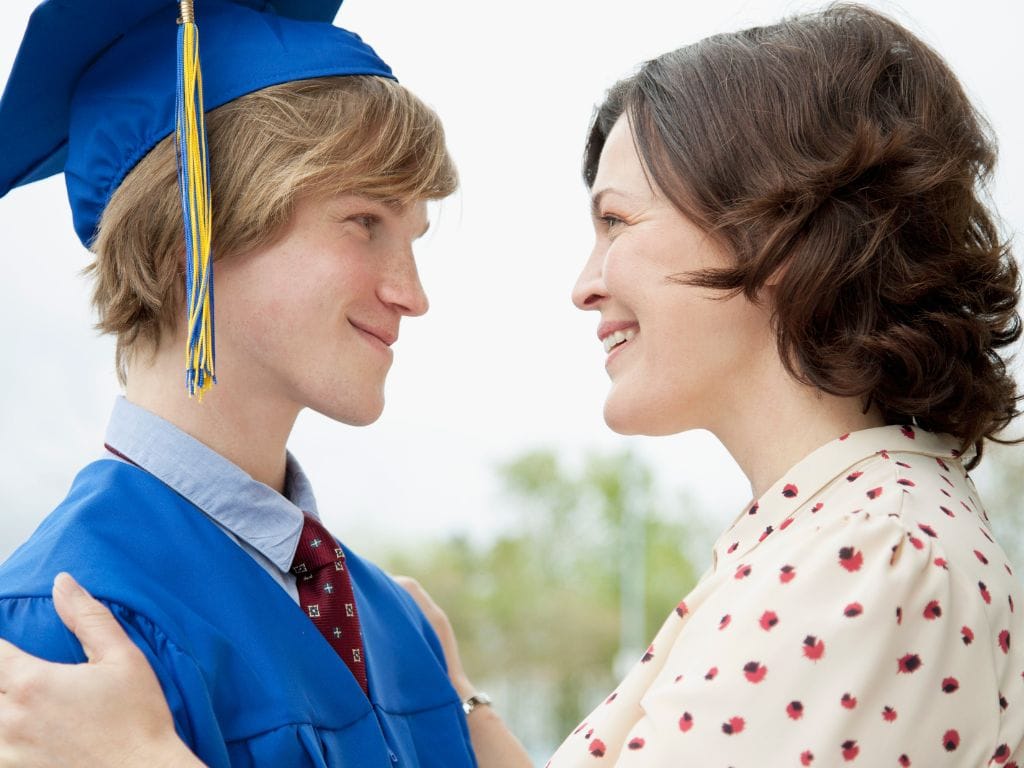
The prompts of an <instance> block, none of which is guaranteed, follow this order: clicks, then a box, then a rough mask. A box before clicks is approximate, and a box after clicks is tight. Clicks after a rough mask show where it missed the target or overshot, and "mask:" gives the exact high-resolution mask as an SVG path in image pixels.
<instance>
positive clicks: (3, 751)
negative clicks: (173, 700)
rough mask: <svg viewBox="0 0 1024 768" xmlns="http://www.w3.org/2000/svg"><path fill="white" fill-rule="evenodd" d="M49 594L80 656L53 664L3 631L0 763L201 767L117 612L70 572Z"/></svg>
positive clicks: (25, 767)
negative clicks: (82, 660)
mask: <svg viewBox="0 0 1024 768" xmlns="http://www.w3.org/2000/svg"><path fill="white" fill-rule="evenodd" d="M53 603H54V607H55V608H56V610H57V613H58V615H59V616H60V618H61V621H63V622H64V624H65V626H66V627H67V628H68V629H69V630H70V631H71V632H72V633H74V635H75V636H76V637H77V638H78V640H79V642H80V643H81V644H82V649H83V650H84V651H85V655H86V656H87V657H88V662H87V663H84V664H57V663H53V662H48V661H43V660H42V659H39V658H36V657H35V656H32V655H31V654H28V653H25V652H24V651H22V650H21V649H19V648H18V647H16V646H14V645H12V644H11V643H9V642H7V641H5V640H0V767H3V766H18V768H30V767H31V768H48V767H49V766H67V765H75V766H82V767H87V768H92V767H95V768H121V767H122V766H124V767H127V766H138V765H146V766H153V768H165V767H166V768H186V766H187V767H188V768H195V767H196V766H202V765H203V764H202V763H201V762H200V761H199V760H198V758H196V757H195V755H193V754H192V752H191V751H190V750H189V749H188V747H186V746H185V744H184V743H183V742H182V741H181V740H180V739H179V738H178V736H177V734H176V732H175V730H174V722H173V720H172V718H171V713H170V710H169V709H168V707H167V703H166V701H165V700H164V696H163V692H162V690H161V689H160V683H159V681H158V680H157V677H156V675H155V674H154V672H153V670H152V668H151V667H150V666H149V663H148V662H147V660H146V657H145V656H144V655H143V653H142V651H140V650H139V648H138V647H137V646H136V645H135V644H134V643H133V642H132V641H131V639H129V637H128V636H127V635H126V634H125V632H124V630H123V629H122V628H121V625H120V624H119V623H118V621H117V619H116V618H114V616H113V614H112V613H111V612H110V611H109V610H108V609H107V607H106V606H104V605H103V604H102V603H100V602H99V601H98V600H96V599H94V598H93V597H92V596H91V595H90V594H89V593H88V592H86V591H85V590H84V589H82V588H81V587H80V586H79V585H78V584H77V583H76V582H75V580H74V579H72V578H71V577H70V576H69V575H67V574H60V575H59V576H58V577H57V579H56V580H55V581H54V586H53Z"/></svg>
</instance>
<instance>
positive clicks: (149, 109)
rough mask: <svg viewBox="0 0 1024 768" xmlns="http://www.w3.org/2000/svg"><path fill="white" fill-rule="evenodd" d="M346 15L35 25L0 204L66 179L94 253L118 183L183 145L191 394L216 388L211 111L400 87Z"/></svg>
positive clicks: (166, 14)
mask: <svg viewBox="0 0 1024 768" xmlns="http://www.w3.org/2000/svg"><path fill="white" fill-rule="evenodd" d="M341 3H342V0H276V1H275V2H267V1H265V0H46V2H43V3H42V4H41V5H39V6H38V7H37V8H36V10H35V11H34V12H33V14H32V17H31V19H30V20H29V23H28V28H27V29H26V31H25V35H24V38H23V39H22V43H21V47H20V49H19V51H18V56H17V58H16V59H15V62H14V67H13V69H12V71H11V76H10V79H9V80H8V82H7V86H6V88H5V90H4V93H3V96H2V98H0V147H3V149H4V151H3V153H2V154H0V197H2V196H3V195H6V194H7V193H8V192H9V191H10V190H11V189H13V188H15V187H18V186H21V185H22V184H28V183H30V182H33V181H37V180H39V179H43V178H46V177H48V176H52V175H54V174H57V173H61V172H63V173H64V176H65V181H66V183H67V189H68V198H69V200H70V202H71V210H72V216H73V220H74V226H75V231H76V232H77V234H78V237H79V239H80V240H81V241H82V243H83V244H85V245H86V246H88V245H89V243H90V242H91V241H92V239H93V237H94V236H95V233H96V228H97V225H98V223H99V220H100V216H101V214H102V212H103V209H104V208H105V207H106V205H107V203H108V202H109V200H110V197H111V195H112V194H113V193H114V190H116V189H117V187H118V185H119V184H120V183H121V181H123V180H124V177H125V176H126V175H127V174H128V172H129V171H130V170H131V169H132V168H133V167H134V166H135V164H136V163H138V162H139V160H141V159H142V158H143V157H144V156H145V155H146V153H148V152H149V151H150V150H151V149H152V148H153V147H154V146H155V145H156V144H157V143H158V142H159V141H160V140H162V139H163V138H164V137H166V136H169V135H171V134H173V133H177V137H178V147H179V154H178V158H179V182H180V183H181V189H182V209H183V213H184V220H185V231H184V238H185V250H186V299H187V304H188V315H189V317H188V323H189V324H188V328H189V361H190V364H189V371H188V372H187V383H188V389H189V392H190V394H195V393H197V392H198V393H199V394H201V393H202V392H203V391H204V390H205V389H206V388H208V387H209V386H210V384H212V383H213V380H214V365H213V356H214V355H213V353H214V344H213V317H212V312H213V283H212V277H213V271H212V266H213V262H212V258H211V255H210V253H209V242H210V233H209V223H210V210H211V201H210V199H209V195H208V192H207V185H208V177H209V170H208V158H207V156H206V142H205V130H204V128H203V111H204V110H209V109H214V108H215V107H218V106H220V105H222V104H225V103H227V102H229V101H232V100H233V99H236V98H238V97H239V96H243V95H245V94H247V93H251V92H253V91H257V90H260V89H261V88H266V87H269V86H271V85H276V84H279V83H284V82H288V81H291V80H300V79H307V78H314V77H326V76H329V75H377V76H380V77H389V78H393V75H392V73H391V69H390V68H389V67H388V65H387V64H385V63H384V62H383V61H382V60H381V59H380V58H379V57H378V56H377V54H376V53H375V52H374V51H373V49H372V48H370V47H369V46H368V45H366V43H364V42H363V41H362V40H361V39H360V38H359V36H358V35H356V34H354V33H352V32H349V31H347V30H344V29H341V28H339V27H335V26H333V24H332V21H333V19H334V17H335V15H336V14H337V12H338V9H339V7H340V6H341ZM193 5H194V6H195V7H194V9H193ZM200 32H201V36H202V65H201V67H200V65H199V55H198V54H199V41H198V37H199V33H200Z"/></svg>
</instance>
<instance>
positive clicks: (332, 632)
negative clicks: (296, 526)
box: [292, 515, 369, 695]
mask: <svg viewBox="0 0 1024 768" xmlns="http://www.w3.org/2000/svg"><path fill="white" fill-rule="evenodd" d="M305 518H306V522H305V524H304V525H303V526H302V535H301V536H300V537H299V547H298V549H297V550H296V551H295V560H294V561H293V562H292V573H294V574H295V576H296V583H297V585H298V588H299V605H300V606H301V607H302V610H304V611H305V612H306V615H307V616H309V618H310V619H312V621H313V623H314V624H315V625H316V628H317V629H319V630H320V634H322V635H323V636H324V637H325V638H327V642H328V643H330V644H331V647H332V648H334V650H335V651H336V652H337V653H338V655H339V656H341V659H342V661H344V662H345V664H346V665H348V668H349V669H350V670H352V674H353V675H354V676H355V678H356V680H357V681H358V683H359V685H360V686H361V687H362V689H363V693H366V694H367V695H369V688H368V687H367V684H366V660H365V654H364V653H363V635H362V632H360V630H359V612H358V611H357V610H356V598H355V595H354V594H353V593H352V581H351V579H349V575H348V567H347V566H346V565H345V553H344V552H343V551H342V549H341V547H339V546H338V544H337V542H335V540H334V537H332V536H331V534H330V533H328V532H327V529H326V528H324V527H323V526H322V525H321V524H320V523H319V521H317V520H316V519H315V518H313V517H310V516H309V515H306V516H305Z"/></svg>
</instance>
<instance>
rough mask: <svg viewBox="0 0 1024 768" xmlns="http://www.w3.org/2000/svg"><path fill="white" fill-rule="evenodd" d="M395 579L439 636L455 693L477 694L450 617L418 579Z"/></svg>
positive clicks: (465, 695) (465, 696)
mask: <svg viewBox="0 0 1024 768" xmlns="http://www.w3.org/2000/svg"><path fill="white" fill-rule="evenodd" d="M393 578H394V579H395V581H396V582H397V583H398V585H399V586H400V587H401V588H402V589H404V590H405V591H406V592H408V593H409V594H410V595H411V596H412V599H413V600H415V601H416V605H418V606H419V608H420V610H421V611H423V615H424V616H426V617H427V621H429V622H430V626H431V627H432V628H433V630H434V632H435V633H436V634H437V638H438V640H440V641H441V648H442V649H443V650H444V658H445V662H446V663H447V664H448V677H449V679H450V680H451V682H452V686H453V687H454V688H455V691H456V692H457V693H458V694H459V696H460V697H462V698H463V699H465V698H467V697H468V696H471V695H473V694H474V693H476V689H475V688H474V687H473V685H472V684H471V683H470V682H469V679H468V678H467V677H466V671H465V669H464V668H463V666H462V658H461V656H459V643H458V640H456V638H455V630H454V629H452V623H451V622H450V621H449V620H448V615H447V614H446V613H445V612H444V610H443V609H442V608H441V606H439V605H438V604H437V603H435V602H434V599H433V598H432V597H431V596H430V595H429V594H428V592H427V590H425V589H424V588H423V586H422V585H421V584H420V583H419V582H418V581H416V579H414V578H411V577H409V576H395V577H393Z"/></svg>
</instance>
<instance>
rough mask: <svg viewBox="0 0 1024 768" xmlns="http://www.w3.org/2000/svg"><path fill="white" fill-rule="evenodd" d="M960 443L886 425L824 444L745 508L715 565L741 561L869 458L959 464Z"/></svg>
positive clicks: (722, 542) (721, 542) (723, 539)
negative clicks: (911, 457) (910, 457)
mask: <svg viewBox="0 0 1024 768" xmlns="http://www.w3.org/2000/svg"><path fill="white" fill-rule="evenodd" d="M958 445H959V444H958V442H957V441H956V439H955V438H953V437H951V436H949V435H937V434H933V433H931V432H925V431H924V430H922V429H920V428H918V427H911V426H898V425H889V426H884V427H874V428H872V429H864V430H860V431H857V432H850V433H848V434H846V435H842V436H840V437H837V438H835V439H833V440H830V441H829V442H827V443H825V444H824V445H822V446H821V447H819V448H817V449H815V450H814V451H812V452H811V453H810V454H809V455H807V456H805V457H804V458H803V459H801V460H800V461H799V462H797V464H796V465H794V466H793V467H791V468H790V469H789V470H787V471H786V472H784V473H783V475H782V477H780V478H779V479H778V480H777V481H776V482H775V484H774V485H773V486H772V487H771V488H769V489H768V490H767V491H765V493H764V494H763V495H762V496H761V497H760V498H759V499H757V500H756V501H754V502H752V503H751V504H749V505H747V506H746V507H744V508H743V510H742V511H741V512H740V514H739V515H738V516H737V517H736V519H735V520H734V521H733V524H732V525H731V526H730V527H729V528H727V529H726V531H725V533H723V534H722V536H721V537H720V538H719V539H718V542H717V543H716V544H715V547H714V561H715V563H716V566H717V564H718V563H719V562H720V561H721V560H722V559H723V558H726V557H728V558H731V559H735V558H737V557H740V556H742V555H744V554H746V553H747V552H749V551H750V550H751V549H753V548H754V547H756V546H757V545H758V544H759V543H760V542H762V541H764V540H765V539H766V538H768V536H770V535H771V534H772V533H774V532H775V531H778V530H779V529H780V528H781V527H785V525H786V520H787V518H788V517H790V516H792V515H793V514H794V513H795V512H796V511H797V510H798V509H800V508H801V507H802V506H804V504H807V503H810V502H811V501H812V500H813V499H814V497H815V496H816V495H817V494H818V492H819V491H821V490H822V489H823V488H825V486H827V485H828V484H829V483H831V482H832V481H833V480H835V479H836V478H837V477H840V476H842V475H844V474H846V472H847V470H849V469H850V468H851V467H853V466H854V465H855V464H859V463H860V462H862V461H863V460H865V459H868V458H870V457H872V456H875V455H878V454H881V455H886V454H887V453H890V452H891V453H901V454H906V453H916V454H921V455H924V456H934V457H936V458H941V459H946V460H955V461H959V458H960V452H959V450H958Z"/></svg>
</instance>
